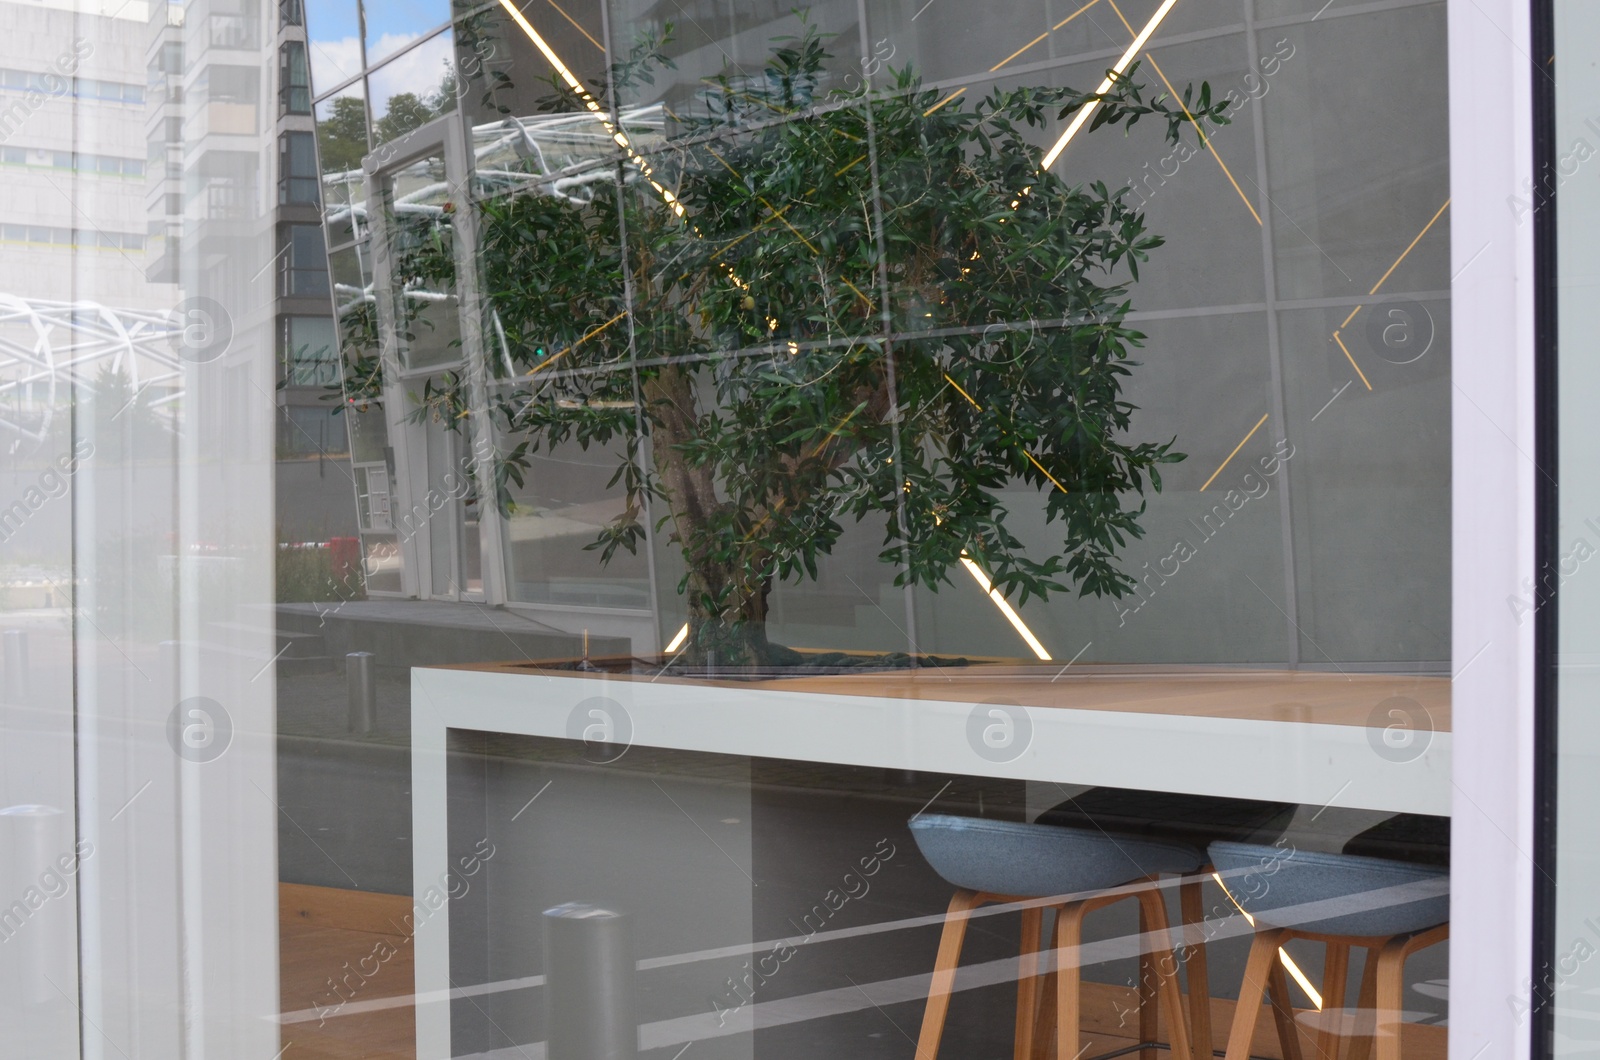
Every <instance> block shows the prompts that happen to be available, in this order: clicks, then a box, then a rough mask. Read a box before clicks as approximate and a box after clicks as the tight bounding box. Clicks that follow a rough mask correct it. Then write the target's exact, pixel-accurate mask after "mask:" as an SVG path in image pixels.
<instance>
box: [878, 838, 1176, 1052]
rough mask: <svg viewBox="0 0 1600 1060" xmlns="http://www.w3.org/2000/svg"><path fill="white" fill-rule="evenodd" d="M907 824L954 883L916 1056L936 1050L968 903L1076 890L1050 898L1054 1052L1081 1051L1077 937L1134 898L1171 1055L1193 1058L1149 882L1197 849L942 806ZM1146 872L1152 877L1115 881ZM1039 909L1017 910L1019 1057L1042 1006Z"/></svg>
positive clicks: (1150, 1023) (1163, 919) (1167, 939)
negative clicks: (1087, 920)
mask: <svg viewBox="0 0 1600 1060" xmlns="http://www.w3.org/2000/svg"><path fill="white" fill-rule="evenodd" d="M910 827H911V835H912V837H913V838H914V839H915V840H916V843H917V847H918V849H919V850H921V852H922V856H923V857H924V858H926V859H927V862H928V864H929V865H931V866H932V867H933V869H934V871H935V872H937V873H938V874H939V875H940V876H941V877H943V878H944V879H945V880H946V881H947V882H949V883H950V884H952V885H954V886H955V887H956V893H955V895H954V896H953V897H952V898H951V899H950V907H949V909H948V911H947V912H946V913H945V920H944V930H943V933H942V934H941V935H940V938H939V953H938V956H937V958H936V959H935V961H934V968H933V985H932V987H931V988H930V989H929V991H928V1004H927V1008H926V1010H925V1011H924V1014H923V1018H922V1033H921V1035H920V1037H919V1038H918V1040H917V1053H916V1057H917V1060H935V1057H937V1055H938V1052H939V1040H940V1038H941V1037H942V1036H943V1033H944V1023H945V1017H946V1015H947V1014H948V1013H949V1009H950V994H951V992H952V989H953V987H954V984H955V975H956V965H957V963H958V962H959V960H960V957H961V945H962V942H963V940H964V939H965V936H966V930H967V921H968V920H969V919H970V918H971V916H972V911H973V910H974V909H976V908H978V907H979V906H981V905H985V904H989V903H993V902H1026V901H1029V900H1031V899H1039V898H1050V897H1054V896H1057V895H1060V896H1074V897H1071V898H1070V899H1068V900H1065V901H1062V902H1059V903H1050V906H1049V907H1050V908H1053V909H1055V910H1056V924H1055V947H1054V948H1055V950H1056V955H1057V959H1056V971H1055V979H1056V990H1055V1005H1054V1021H1053V1022H1054V1024H1055V1037H1056V1055H1057V1057H1059V1058H1061V1060H1073V1058H1077V1057H1079V1056H1080V1054H1081V1050H1080V1047H1079V1044H1078V1042H1079V1032H1080V1024H1081V1008H1080V1001H1079V984H1080V979H1081V973H1080V970H1079V966H1078V958H1077V950H1078V946H1079V944H1080V943H1081V942H1082V940H1083V919H1084V917H1085V916H1086V915H1088V914H1089V913H1090V912H1093V911H1094V910H1096V909H1102V908H1105V907H1106V906H1109V905H1112V904H1115V903H1116V902H1121V901H1128V900H1136V901H1138V903H1139V921H1140V936H1141V945H1140V949H1141V953H1142V959H1141V967H1144V966H1146V965H1145V958H1148V966H1149V967H1151V968H1153V970H1154V974H1155V977H1156V986H1155V990H1154V993H1155V994H1156V996H1157V998H1158V1003H1159V1004H1160V1006H1161V1007H1163V1008H1165V1009H1166V1013H1167V1025H1168V1028H1169V1030H1168V1035H1169V1037H1170V1039H1171V1048H1172V1052H1173V1055H1174V1056H1175V1057H1177V1058H1178V1060H1192V1057H1193V1053H1192V1052H1191V1049H1190V1044H1189V1034H1188V1028H1187V1026H1186V1025H1185V1021H1184V1014H1183V995H1182V993H1181V991H1180V989H1179V986H1178V971H1177V967H1178V962H1177V957H1176V955H1175V954H1174V953H1173V952H1172V947H1171V934H1170V930H1169V927H1168V924H1167V909H1166V903H1165V901H1164V899H1163V898H1162V896H1161V893H1160V891H1159V889H1157V888H1156V887H1155V886H1154V885H1153V884H1154V880H1155V878H1156V877H1157V876H1158V875H1160V874H1161V873H1183V872H1191V871H1193V870H1194V869H1195V868H1197V867H1198V866H1199V865H1200V862H1201V860H1202V858H1203V855H1202V854H1201V853H1200V851H1199V850H1198V849H1197V848H1195V847H1192V846H1187V845H1184V844H1181V843H1172V842H1165V841H1161V840H1152V839H1144V838H1140V837H1137V836H1119V835H1110V834H1107V833H1105V832H1102V831H1088V830H1083V829H1075V828H1060V827H1054V826H1051V825H1040V824H1020V823H1016V822H1011V821H993V820H987V819H983V818H975V817H954V816H947V815H943V814H920V815H918V816H916V817H913V818H912V819H911V821H910ZM1146 881H1148V882H1150V884H1151V885H1150V886H1145V887H1137V888H1135V889H1132V890H1124V889H1122V888H1124V887H1126V886H1127V885H1131V884H1138V883H1143V882H1146ZM1096 892H1099V893H1096ZM1106 892H1110V893H1106ZM1044 908H1045V907H1044V906H1041V905H1035V906H1030V907H1028V908H1025V909H1023V911H1022V947H1021V956H1020V959H1019V969H1018V976H1017V1018H1016V1039H1015V1045H1014V1051H1013V1055H1014V1056H1015V1057H1016V1060H1029V1058H1030V1057H1032V1056H1033V1055H1034V1051H1035V1042H1034V1032H1035V1019H1036V1018H1037V1017H1038V1016H1039V1015H1040V1014H1041V1005H1040V1001H1041V998H1040V996H1039V994H1040V991H1039V983H1038V980H1039V970H1040V960H1039V950H1040V945H1041V934H1042V928H1043V919H1044ZM1157 940H1164V941H1163V942H1157ZM1163 958H1164V959H1163ZM1144 994H1145V991H1143V990H1141V991H1140V1002H1141V1003H1140V1027H1141V1031H1143V1029H1144V1028H1146V1027H1149V1028H1151V1029H1152V1030H1153V1028H1154V1026H1155V1019H1154V1017H1153V1006H1152V1017H1151V1018H1150V1019H1148V1020H1147V1019H1146V1017H1145V1008H1146V1006H1145V1004H1144ZM1048 1022H1049V1021H1048V1020H1047V1021H1046V1025H1048ZM1141 1044H1153V1043H1151V1042H1141ZM1044 1045H1045V1043H1044V1042H1042V1041H1041V1042H1040V1043H1039V1046H1040V1047H1041V1051H1042V1048H1043V1046H1044Z"/></svg>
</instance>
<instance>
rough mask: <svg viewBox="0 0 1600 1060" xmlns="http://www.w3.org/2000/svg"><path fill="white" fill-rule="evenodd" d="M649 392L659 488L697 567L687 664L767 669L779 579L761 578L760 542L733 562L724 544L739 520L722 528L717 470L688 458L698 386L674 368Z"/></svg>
mask: <svg viewBox="0 0 1600 1060" xmlns="http://www.w3.org/2000/svg"><path fill="white" fill-rule="evenodd" d="M643 389H644V400H645V408H646V412H647V414H648V415H649V418H650V450H651V456H652V459H653V460H654V463H655V470H656V476H657V481H658V484H659V486H660V489H661V492H662V493H663V494H664V495H665V497H666V501H667V508H668V510H669V511H670V512H671V515H672V526H673V538H674V539H675V540H676V541H677V542H678V545H679V546H680V548H681V549H682V551H683V558H684V561H685V562H686V563H687V564H688V566H689V575H688V579H687V583H686V585H685V587H684V588H685V597H686V602H687V604H688V606H689V638H688V640H687V641H685V642H684V645H683V649H682V652H683V654H682V658H683V660H684V662H686V663H688V664H689V665H691V666H705V665H712V666H715V667H724V666H731V667H743V666H761V665H765V664H767V663H769V662H771V661H772V654H773V652H772V645H770V644H769V643H768V642H767V598H768V596H769V595H770V594H771V592H772V579H771V577H770V576H759V575H757V574H756V573H755V571H756V569H757V568H758V566H759V565H760V558H761V557H760V555H759V552H760V547H759V545H757V544H755V543H753V542H752V543H751V544H750V545H749V546H748V547H747V548H746V549H742V550H739V551H736V552H735V553H734V554H733V556H732V557H731V558H729V557H727V555H726V544H727V542H725V541H719V540H718V539H717V538H718V535H719V534H728V533H731V532H732V530H731V527H730V526H729V524H730V523H731V521H732V520H729V519H723V520H721V521H720V525H719V520H718V518H717V517H718V516H726V515H728V514H730V513H729V512H728V505H727V504H726V503H725V502H723V501H720V500H718V499H717V493H716V478H715V471H714V469H713V468H712V467H711V465H709V464H703V465H700V466H698V467H695V466H691V465H690V463H689V461H688V460H687V459H686V458H685V456H684V453H683V448H682V447H683V446H684V444H686V443H688V442H690V441H693V440H694V438H695V434H696V419H697V415H696V409H695V399H694V383H693V379H692V377H691V376H690V375H689V373H688V372H686V371H684V370H683V369H681V368H679V367H677V366H676V365H668V366H666V367H663V368H660V369H658V370H657V371H656V373H655V375H654V376H653V377H652V378H650V379H647V380H646V381H645V383H644V388H643ZM719 552H720V553H722V555H720V556H719V555H717V553H719Z"/></svg>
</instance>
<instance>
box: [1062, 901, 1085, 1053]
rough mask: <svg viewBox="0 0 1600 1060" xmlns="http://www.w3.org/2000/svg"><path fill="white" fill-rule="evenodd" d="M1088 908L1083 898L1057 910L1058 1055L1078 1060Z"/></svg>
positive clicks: (1081, 1051)
mask: <svg viewBox="0 0 1600 1060" xmlns="http://www.w3.org/2000/svg"><path fill="white" fill-rule="evenodd" d="M1086 912H1088V910H1087V909H1085V908H1084V903H1083V902H1072V903H1069V904H1068V905H1064V906H1062V907H1061V909H1060V910H1059V911H1058V912H1057V913H1056V953H1055V956H1056V973H1055V974H1056V1004H1055V1009H1056V1058H1057V1060H1076V1058H1077V1057H1078V1056H1079V1055H1081V1054H1082V1053H1083V1051H1084V1050H1083V1046H1082V1044H1081V1043H1080V1042H1079V1038H1080V1037H1081V1034H1080V1025H1081V1023H1082V1010H1081V1009H1080V1008H1079V1007H1078V1006H1079V987H1080V986H1081V981H1082V974H1081V972H1082V970H1081V969H1080V968H1079V967H1078V959H1079V957H1080V945H1081V943H1082V942H1083V917H1084V914H1085V913H1086Z"/></svg>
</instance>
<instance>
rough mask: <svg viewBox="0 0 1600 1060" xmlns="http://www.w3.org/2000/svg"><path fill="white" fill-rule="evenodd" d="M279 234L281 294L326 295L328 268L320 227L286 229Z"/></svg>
mask: <svg viewBox="0 0 1600 1060" xmlns="http://www.w3.org/2000/svg"><path fill="white" fill-rule="evenodd" d="M283 231H284V237H283V238H284V254H283V293H284V294H285V295H325V294H327V293H328V264H327V258H326V257H325V251H324V249H323V242H322V226H321V225H287V226H285V227H284V230H283Z"/></svg>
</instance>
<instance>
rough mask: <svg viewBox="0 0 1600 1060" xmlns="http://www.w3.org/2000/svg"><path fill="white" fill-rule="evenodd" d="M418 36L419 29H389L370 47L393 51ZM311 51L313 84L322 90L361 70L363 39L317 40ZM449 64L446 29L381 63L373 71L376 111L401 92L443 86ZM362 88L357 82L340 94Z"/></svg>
mask: <svg viewBox="0 0 1600 1060" xmlns="http://www.w3.org/2000/svg"><path fill="white" fill-rule="evenodd" d="M416 39H417V34H415V33H385V34H384V35H383V36H381V37H379V38H378V39H377V40H376V41H375V42H374V43H373V46H372V47H371V48H370V49H368V54H369V55H374V56H383V55H393V54H394V53H395V52H396V51H399V50H400V49H401V48H403V47H405V46H406V45H407V44H409V43H411V42H412V41H414V40H416ZM308 51H309V54H310V56H311V87H312V89H313V90H314V91H316V92H317V93H319V94H320V93H322V92H326V91H327V90H328V89H330V88H332V87H333V86H334V85H338V84H343V83H344V82H346V81H348V80H350V78H352V77H354V76H355V75H356V74H358V73H360V72H361V42H360V41H358V40H356V38H354V37H344V38H342V39H339V40H313V41H312V42H311V45H310V48H309V49H308ZM449 64H450V35H449V34H447V33H445V34H440V35H439V36H436V37H433V38H431V39H430V40H428V41H427V43H425V44H421V45H418V46H417V47H415V48H413V49H412V50H411V51H409V52H406V53H405V54H404V55H401V56H399V57H398V58H396V59H394V60H393V61H392V62H389V63H386V64H384V65H383V66H381V67H379V68H378V69H377V70H375V71H374V72H373V75H372V78H373V82H374V84H373V93H372V94H373V97H374V99H373V111H374V112H375V113H378V114H381V113H383V111H384V110H385V109H386V108H385V106H384V105H385V104H386V103H387V102H388V97H390V96H392V95H394V94H395V93H397V92H415V93H416V94H417V95H419V96H426V95H427V94H428V93H430V92H432V91H433V90H435V89H437V88H438V87H439V82H440V81H442V80H443V79H444V72H445V70H446V69H447V68H448V66H449ZM360 91H361V89H360V85H359V83H357V84H355V85H351V86H350V88H349V89H348V90H346V91H345V92H342V93H340V94H341V95H350V96H354V95H359V94H360Z"/></svg>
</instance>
